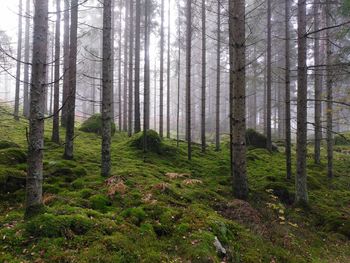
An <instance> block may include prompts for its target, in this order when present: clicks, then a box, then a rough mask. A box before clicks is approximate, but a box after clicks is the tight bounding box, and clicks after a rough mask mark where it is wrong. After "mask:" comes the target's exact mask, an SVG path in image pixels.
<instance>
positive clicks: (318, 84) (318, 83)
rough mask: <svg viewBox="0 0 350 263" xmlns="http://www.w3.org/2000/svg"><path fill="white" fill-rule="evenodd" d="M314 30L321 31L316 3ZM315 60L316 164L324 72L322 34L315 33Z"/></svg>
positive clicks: (318, 158)
mask: <svg viewBox="0 0 350 263" xmlns="http://www.w3.org/2000/svg"><path fill="white" fill-rule="evenodd" d="M313 9H314V14H313V15H314V30H315V31H317V30H319V27H320V26H319V18H318V16H319V12H318V11H319V4H317V3H314V6H313ZM314 41H315V43H314V60H315V77H314V78H315V155H314V160H315V163H316V164H320V163H321V141H322V127H321V115H322V103H321V100H322V75H321V74H322V71H321V70H320V68H319V66H320V64H321V63H320V33H319V32H316V33H315V40H314Z"/></svg>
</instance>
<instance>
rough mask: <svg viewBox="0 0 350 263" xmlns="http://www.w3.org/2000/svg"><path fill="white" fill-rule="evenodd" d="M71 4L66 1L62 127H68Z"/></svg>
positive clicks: (64, 15)
mask: <svg viewBox="0 0 350 263" xmlns="http://www.w3.org/2000/svg"><path fill="white" fill-rule="evenodd" d="M69 10H70V4H69V0H65V1H64V13H63V20H64V33H63V71H64V76H63V92H62V115H61V125H62V127H66V124H67V107H68V105H67V104H68V96H69V94H70V92H69V70H70V69H69V52H70V50H69V39H70V37H69V18H70V12H69Z"/></svg>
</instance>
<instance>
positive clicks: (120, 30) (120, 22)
mask: <svg viewBox="0 0 350 263" xmlns="http://www.w3.org/2000/svg"><path fill="white" fill-rule="evenodd" d="M122 1H123V0H119V9H120V10H119V27H118V30H119V32H118V35H119V43H118V129H119V131H120V132H121V131H122V37H123V36H122V12H121V9H122V5H123V4H122V3H123V2H122Z"/></svg>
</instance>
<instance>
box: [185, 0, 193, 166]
mask: <svg viewBox="0 0 350 263" xmlns="http://www.w3.org/2000/svg"><path fill="white" fill-rule="evenodd" d="M191 3H192V1H191V0H187V4H186V139H187V155H188V160H191V159H192V136H191V55H192V46H191V45H192V7H191Z"/></svg>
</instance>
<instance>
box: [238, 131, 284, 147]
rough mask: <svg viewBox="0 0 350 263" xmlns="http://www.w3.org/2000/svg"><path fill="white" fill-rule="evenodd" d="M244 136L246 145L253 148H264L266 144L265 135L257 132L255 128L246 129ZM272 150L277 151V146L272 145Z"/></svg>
mask: <svg viewBox="0 0 350 263" xmlns="http://www.w3.org/2000/svg"><path fill="white" fill-rule="evenodd" d="M245 138H246V143H247V146H250V147H253V148H264V149H266V145H267V138H266V136H265V135H263V134H261V133H259V132H257V131H256V130H253V129H247V131H246V135H245ZM272 150H273V151H277V150H278V148H277V147H276V146H275V145H273V147H272Z"/></svg>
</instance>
